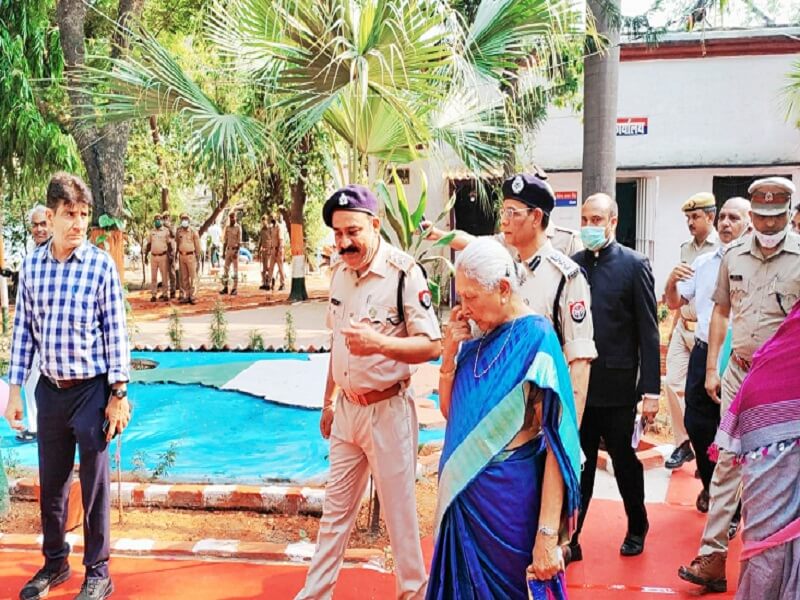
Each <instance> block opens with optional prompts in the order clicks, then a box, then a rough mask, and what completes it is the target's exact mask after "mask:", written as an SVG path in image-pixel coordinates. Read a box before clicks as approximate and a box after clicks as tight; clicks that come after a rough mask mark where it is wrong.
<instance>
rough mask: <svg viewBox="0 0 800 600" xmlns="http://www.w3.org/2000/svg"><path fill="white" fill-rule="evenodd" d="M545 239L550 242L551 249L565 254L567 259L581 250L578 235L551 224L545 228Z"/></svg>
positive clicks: (575, 232) (570, 230) (571, 230)
mask: <svg viewBox="0 0 800 600" xmlns="http://www.w3.org/2000/svg"><path fill="white" fill-rule="evenodd" d="M547 239H549V240H550V243H551V244H552V245H553V248H555V249H556V250H558V251H559V252H561V253H562V254H565V255H566V256H567V257H570V256H573V255H574V254H576V253H577V252H580V251H581V250H583V242H582V241H581V235H580V233H578V232H577V231H574V230H573V229H567V228H566V227H559V226H558V225H553V223H552V222H551V223H550V224H549V225H548V226H547Z"/></svg>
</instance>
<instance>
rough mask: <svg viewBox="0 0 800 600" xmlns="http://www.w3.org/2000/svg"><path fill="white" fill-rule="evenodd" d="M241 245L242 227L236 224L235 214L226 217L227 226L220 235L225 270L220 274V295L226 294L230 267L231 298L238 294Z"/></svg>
mask: <svg viewBox="0 0 800 600" xmlns="http://www.w3.org/2000/svg"><path fill="white" fill-rule="evenodd" d="M241 245H242V226H241V225H239V224H238V223H237V222H236V213H234V212H231V214H230V215H228V226H227V227H226V228H225V233H223V234H222V252H223V254H224V255H225V269H224V270H223V272H222V291H220V294H227V293H228V274H229V273H230V269H231V266H232V267H233V288H231V296H235V295H236V294H238V293H239V292H238V291H237V288H238V287H239V247H240V246H241Z"/></svg>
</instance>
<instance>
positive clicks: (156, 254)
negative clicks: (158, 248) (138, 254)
mask: <svg viewBox="0 0 800 600" xmlns="http://www.w3.org/2000/svg"><path fill="white" fill-rule="evenodd" d="M150 254H152V255H153V256H164V255H165V254H166V252H151V253H150Z"/></svg>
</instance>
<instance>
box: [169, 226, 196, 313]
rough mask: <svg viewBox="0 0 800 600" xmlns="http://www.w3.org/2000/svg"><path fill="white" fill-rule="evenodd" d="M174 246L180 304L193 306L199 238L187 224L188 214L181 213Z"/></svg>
mask: <svg viewBox="0 0 800 600" xmlns="http://www.w3.org/2000/svg"><path fill="white" fill-rule="evenodd" d="M175 246H176V248H177V251H178V266H179V267H180V278H179V281H180V284H181V292H182V297H181V304H194V303H195V302H196V301H195V294H196V292H197V261H198V259H199V257H200V250H201V248H200V236H199V235H198V233H197V231H196V230H195V229H193V228H192V226H191V224H190V223H189V215H188V213H181V222H180V227H179V228H178V231H177V232H176V233H175Z"/></svg>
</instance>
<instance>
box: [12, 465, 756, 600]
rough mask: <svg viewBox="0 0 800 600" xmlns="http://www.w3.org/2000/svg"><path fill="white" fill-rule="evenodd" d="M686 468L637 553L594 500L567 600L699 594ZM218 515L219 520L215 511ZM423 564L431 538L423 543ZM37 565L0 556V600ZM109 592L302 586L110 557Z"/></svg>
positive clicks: (363, 596) (379, 599)
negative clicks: (690, 568)
mask: <svg viewBox="0 0 800 600" xmlns="http://www.w3.org/2000/svg"><path fill="white" fill-rule="evenodd" d="M692 472H693V468H692V469H689V468H688V467H686V468H684V469H682V470H681V471H678V472H677V473H675V474H674V476H673V477H672V481H671V483H670V489H669V493H668V494H667V503H666V504H651V505H648V514H649V519H650V533H649V535H648V537H647V544H646V548H645V552H644V554H642V555H641V556H638V557H635V558H622V557H621V556H620V555H619V545H620V543H621V542H622V538H623V536H624V534H625V514H624V512H623V509H622V504H621V503H619V502H612V501H608V500H595V501H593V502H592V506H591V508H590V509H589V515H588V517H587V520H586V526H585V528H584V533H583V537H582V539H581V545H582V547H583V556H584V560H583V561H582V562H579V563H575V564H573V565H571V566H570V567H569V569H568V570H567V583H568V586H569V596H570V599H571V600H641V599H646V598H647V599H654V600H655V599H661V598H663V599H665V600H666V598H670V599H673V598H674V599H687V598H697V597H699V596H700V595H701V593H700V588H698V587H697V586H694V585H692V584H689V583H686V582H683V581H681V580H680V579H678V576H677V572H678V567H679V566H680V565H681V564H686V563H688V562H690V561H691V559H692V558H693V557H694V555H695V553H696V552H697V546H698V542H699V539H700V534H701V533H702V529H703V524H704V522H705V517H704V515H700V514H699V513H697V511H696V510H695V509H694V498H695V496H696V495H697V492H698V491H699V489H700V483H699V482H698V481H697V480H696V479H694V478H693V477H692ZM220 518H224V515H222V514H220ZM423 548H424V550H425V556H426V558H427V559H428V560H430V556H431V554H432V541H431V540H430V539H426V540H424V541H423ZM740 550H741V542H740V539H739V538H737V539H736V540H735V541H734V543H733V544H732V546H731V549H730V558H729V560H728V590H729V591H728V593H726V594H713V595H709V596H708V598H710V599H714V600H716V599H720V600H730V599H731V598H733V597H734V592H735V589H736V580H737V577H738V557H739V552H740ZM40 565H41V557H40V555H39V554H37V553H34V552H27V553H21V552H2V553H0V598H14V599H15V598H17V594H18V593H19V589H20V588H21V587H22V585H23V584H24V582H25V581H26V580H27V579H28V578H29V577H30V576H31V575H32V574H33V573H34V572H35V571H36V569H37V568H39V566H40ZM72 565H73V568H74V569H76V573H75V574H74V575H73V577H72V579H71V580H70V581H69V582H68V583H67V584H65V585H63V586H61V587H59V588H57V589H56V590H54V591H53V592H52V593H51V594H50V596H49V598H52V599H55V600H59V599H66V598H69V599H71V598H73V597H74V596H75V594H77V592H78V589H79V588H80V584H81V580H82V576H83V569H82V568H81V566H80V558H79V557H77V556H75V557H73V558H72ZM111 568H112V573H113V577H114V582H115V584H116V587H117V592H116V593H115V594H114V596H113V597H114V598H116V599H119V600H123V599H126V598H130V599H136V600H144V599H147V600H150V599H161V598H170V599H176V600H177V599H182V598H185V599H187V600H247V599H253V598H261V599H265V600H284V599H287V600H288V599H291V598H293V597H294V594H296V593H297V591H298V590H299V589H300V588H301V587H302V584H303V578H304V576H305V568H304V567H300V566H295V565H290V564H280V565H275V564H269V565H263V564H253V563H241V562H234V561H229V562H223V561H183V560H152V559H144V558H124V557H114V558H113V559H112V563H111ZM393 597H394V578H393V577H392V576H391V575H387V574H383V573H378V572H375V571H372V570H368V569H363V568H348V569H344V570H343V571H342V574H341V576H340V578H339V583H338V585H337V588H336V594H335V600H372V599H376V600H390V599H391V598H393Z"/></svg>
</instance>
